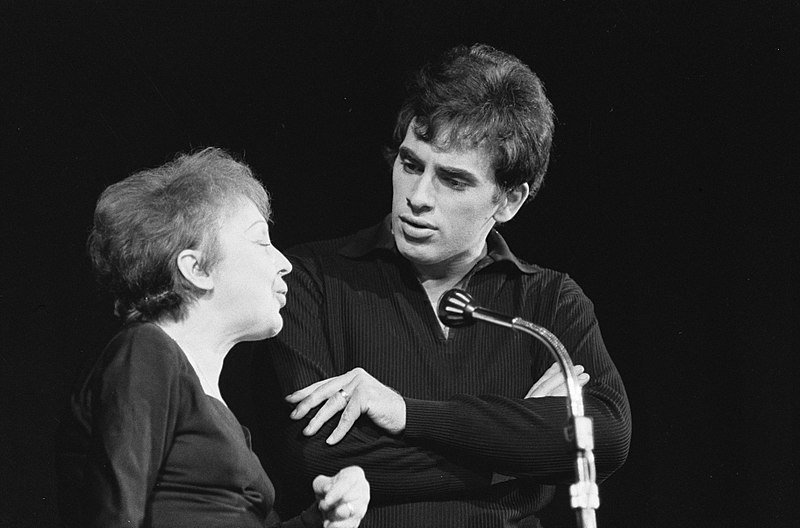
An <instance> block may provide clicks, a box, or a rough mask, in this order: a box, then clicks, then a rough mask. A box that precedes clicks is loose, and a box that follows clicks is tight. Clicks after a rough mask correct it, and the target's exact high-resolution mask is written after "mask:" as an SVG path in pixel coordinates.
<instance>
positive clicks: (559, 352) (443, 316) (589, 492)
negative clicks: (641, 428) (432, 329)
mask: <svg viewBox="0 0 800 528" xmlns="http://www.w3.org/2000/svg"><path fill="white" fill-rule="evenodd" d="M437 313H438V316H439V320H440V321H441V322H442V324H444V325H446V326H449V327H453V328H458V327H463V326H469V325H471V324H474V323H475V322H476V321H483V322H486V323H491V324H494V325H499V326H503V327H506V328H511V329H512V330H517V331H520V332H524V333H526V334H528V335H530V336H533V337H535V338H536V339H538V340H539V341H540V342H542V343H543V344H544V345H545V346H546V347H547V349H548V350H549V351H550V353H551V354H552V355H553V356H554V357H555V359H556V361H557V362H558V364H559V365H560V366H561V373H562V375H563V376H564V379H565V380H566V383H567V404H568V405H567V412H568V414H569V426H568V427H567V430H566V435H567V438H568V439H569V440H572V441H573V443H574V447H575V450H576V453H577V460H576V464H575V477H576V483H575V484H573V485H572V486H570V496H571V505H572V509H573V510H575V512H576V518H577V521H578V526H579V527H581V528H594V527H596V526H597V521H596V518H595V510H596V509H597V507H598V506H600V495H599V492H598V488H597V484H596V483H595V480H596V479H595V467H594V454H593V451H592V450H593V449H594V433H593V430H592V419H591V418H589V417H587V416H584V414H583V395H582V393H581V386H580V384H579V383H578V378H577V376H576V375H575V369H574V368H573V364H572V359H571V358H570V357H569V354H568V353H567V350H566V348H564V345H562V344H561V341H559V340H558V338H557V337H556V336H555V335H553V334H552V333H551V332H550V331H548V330H547V329H545V328H542V327H541V326H538V325H535V324H533V323H531V322H528V321H526V320H524V319H521V318H519V317H509V316H507V315H503V314H500V313H497V312H494V311H492V310H487V309H486V308H482V307H480V306H478V304H476V303H475V302H474V301H473V299H472V296H471V295H470V294H468V293H467V292H465V291H464V290H459V289H458V288H454V289H452V290H448V291H446V292H445V293H444V294H443V295H442V297H441V298H440V299H439V307H438V310H437Z"/></svg>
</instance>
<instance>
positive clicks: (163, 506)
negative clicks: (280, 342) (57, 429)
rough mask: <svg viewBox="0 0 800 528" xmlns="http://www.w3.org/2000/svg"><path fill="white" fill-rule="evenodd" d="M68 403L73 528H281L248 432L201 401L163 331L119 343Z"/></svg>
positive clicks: (64, 458) (63, 464) (64, 470)
mask: <svg viewBox="0 0 800 528" xmlns="http://www.w3.org/2000/svg"><path fill="white" fill-rule="evenodd" d="M70 403H71V405H70V412H69V416H68V418H67V420H65V422H64V423H63V424H62V428H61V434H60V438H59V441H58V448H57V451H58V456H57V464H58V470H59V476H60V481H61V482H60V484H61V491H62V496H61V498H60V499H61V500H60V503H61V505H62V514H63V517H64V521H65V522H66V523H67V524H69V525H71V523H75V525H77V526H103V527H107V526H153V527H160V526H164V527H166V526H169V527H182V526H187V527H188V526H191V527H198V526H220V527H222V526H225V527H237V528H248V527H256V526H257V527H263V526H265V525H267V524H270V525H271V524H273V523H277V522H278V520H277V516H276V515H275V514H274V513H272V504H273V501H274V489H273V487H272V483H271V482H270V480H269V478H267V475H266V473H265V472H264V470H263V468H262V467H261V464H260V462H259V460H258V458H257V457H256V455H255V454H254V453H253V451H252V449H251V446H250V433H249V431H248V430H247V429H246V428H244V427H242V426H241V425H240V424H239V422H238V421H237V420H236V418H235V417H234V416H233V414H232V413H231V411H230V410H229V409H228V408H227V407H226V406H225V404H224V403H222V402H221V401H219V400H217V399H216V398H213V397H211V396H208V395H207V394H205V392H203V388H202V385H201V383H200V380H199V379H198V377H197V375H196V374H195V371H194V369H193V368H192V366H191V364H190V363H189V362H188V360H187V358H186V356H185V355H184V353H183V351H182V350H181V349H180V347H179V346H178V344H177V343H175V341H173V340H172V339H171V338H170V337H169V336H168V335H167V334H165V333H164V332H163V331H162V330H161V329H160V328H159V327H158V326H156V325H154V324H150V323H143V324H135V325H132V326H128V327H126V328H124V329H123V330H122V331H121V332H120V333H119V334H117V335H116V336H115V337H114V338H113V339H112V340H111V342H110V343H109V344H108V346H107V347H106V348H105V350H104V351H103V353H102V355H101V356H100V358H99V359H98V361H97V363H96V364H95V365H94V367H93V369H92V370H91V372H90V374H89V375H88V377H87V378H86V380H85V381H84V382H83V384H82V385H81V386H80V387H79V388H78V390H77V391H76V392H75V393H74V394H73V396H72V400H71V402H70Z"/></svg>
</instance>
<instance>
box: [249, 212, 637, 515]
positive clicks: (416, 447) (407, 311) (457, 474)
mask: <svg viewBox="0 0 800 528" xmlns="http://www.w3.org/2000/svg"><path fill="white" fill-rule="evenodd" d="M289 255H290V258H291V260H292V264H293V267H294V269H293V271H292V273H291V274H290V275H288V276H287V283H288V284H289V297H288V303H287V305H286V307H285V309H284V311H283V312H282V313H283V316H284V319H285V325H284V330H283V331H282V332H281V334H280V335H279V336H278V337H277V338H275V339H272V340H268V341H267V342H265V344H266V346H267V348H268V349H269V350H268V351H267V354H266V356H263V357H264V358H266V357H268V358H270V360H271V361H272V364H271V368H274V371H273V372H271V373H267V374H265V373H264V371H263V370H262V369H257V370H256V371H255V372H256V376H255V377H256V380H257V386H256V390H257V391H260V393H261V395H262V396H261V397H262V398H263V400H262V401H264V402H266V400H267V399H268V398H269V396H267V393H268V392H269V387H265V385H269V383H267V382H266V381H265V379H266V378H265V377H264V376H274V378H272V379H274V380H277V384H278V385H279V390H278V391H277V392H278V393H281V394H284V395H285V394H288V393H290V392H293V391H295V390H297V389H300V388H302V387H305V386H307V385H309V384H311V383H313V382H316V381H318V380H320V379H324V378H328V377H330V376H334V375H338V374H342V373H345V372H347V371H349V370H351V369H353V368H355V367H362V368H364V369H365V370H366V371H367V372H369V373H370V374H371V375H373V376H374V377H375V378H377V379H378V380H379V381H381V382H383V383H384V384H386V385H388V386H390V387H392V388H394V389H395V390H397V391H398V392H399V393H400V394H401V395H403V397H404V399H405V402H406V409H407V417H406V429H405V431H404V432H403V433H401V434H399V435H389V434H386V433H384V432H382V431H381V430H380V429H378V428H377V427H376V426H374V425H373V424H371V422H370V421H369V419H368V418H366V417H362V418H361V419H360V420H359V421H358V422H357V423H356V426H355V427H354V428H353V429H352V430H351V431H350V432H349V433H348V435H347V436H346V437H345V438H344V439H343V440H342V441H341V442H340V443H339V444H336V445H334V446H329V445H327V444H326V443H325V439H326V438H327V436H328V435H329V434H330V432H331V431H332V429H333V428H334V427H335V425H336V423H337V422H338V416H337V417H335V418H334V419H332V420H330V421H329V422H328V424H326V426H325V427H323V429H322V430H321V431H320V432H319V433H317V434H316V435H314V436H313V437H310V438H308V437H305V436H303V435H302V434H301V433H300V431H301V430H302V428H303V427H304V426H305V425H306V424H307V422H308V420H307V419H304V420H301V421H298V422H292V421H290V420H287V419H286V418H285V416H286V415H287V414H288V412H289V409H288V408H285V407H281V406H280V405H278V406H277V407H276V406H275V402H274V399H275V396H274V395H273V396H272V398H273V401H272V402H271V403H269V404H265V405H264V406H263V407H264V409H271V410H270V411H269V413H271V415H270V416H266V417H265V418H264V419H265V420H268V422H269V431H268V437H269V441H268V442H267V443H266V444H264V443H263V442H262V443H260V444H259V443H258V442H257V444H258V445H261V446H262V449H263V450H264V451H262V455H263V459H264V462H265V464H266V465H268V466H270V465H272V466H273V467H268V471H269V473H270V475H271V476H273V475H275V476H276V478H274V479H273V480H275V481H276V487H278V494H279V504H278V505H277V506H278V507H281V506H283V507H284V508H286V509H285V510H284V511H282V512H281V514H282V515H293V514H296V513H297V512H296V511H292V508H294V507H295V504H296V505H297V507H299V505H302V504H307V497H296V496H294V494H295V493H296V492H295V491H294V490H302V489H309V482H310V480H311V479H313V477H314V476H315V475H317V474H320V473H323V474H329V475H330V474H333V473H334V472H336V471H338V470H339V469H341V468H342V467H345V466H348V465H352V464H357V465H360V466H362V467H363V468H364V470H365V472H366V475H367V479H368V480H369V482H370V485H371V490H372V502H371V504H370V509H369V512H368V514H367V516H366V517H365V518H364V520H363V522H362V526H364V527H371V526H384V527H404V526H408V527H411V526H414V527H420V526H435V527H448V526H452V527H456V526H457V527H462V526H470V527H499V526H520V525H522V526H537V525H538V522H537V521H536V518H535V513H536V512H537V511H538V510H540V509H541V508H542V507H543V506H544V505H546V504H547V502H549V501H550V500H551V499H552V496H553V491H554V486H553V485H554V484H556V483H562V482H569V481H571V480H572V479H573V471H574V459H575V455H574V453H573V451H572V449H571V448H570V444H569V443H568V442H567V440H566V439H565V434H564V426H565V425H566V420H567V403H566V398H564V397H545V398H532V399H524V396H525V394H526V392H527V391H528V389H529V388H530V387H531V385H532V384H533V382H535V381H536V380H538V379H539V378H540V377H541V376H542V374H543V373H544V372H545V370H547V368H548V367H550V366H551V365H552V363H553V361H554V359H553V358H552V357H551V356H550V354H549V352H548V351H547V349H546V348H545V347H544V346H543V345H541V344H540V343H539V342H538V341H536V340H534V339H532V338H531V337H529V336H526V335H524V334H518V333H515V332H513V331H510V330H508V329H505V328H499V327H494V326H489V325H473V326H470V327H465V328H457V329H450V331H449V333H448V334H447V335H446V336H445V334H444V332H443V331H442V329H441V327H440V325H439V323H438V321H437V319H436V315H435V313H434V312H433V309H432V307H431V304H430V303H429V300H428V297H427V295H426V293H425V291H424V289H423V288H422V286H421V285H420V283H419V282H418V280H417V278H416V276H415V274H414V270H413V268H412V266H411V265H410V263H409V262H407V261H406V260H405V259H404V258H403V257H402V256H400V255H399V253H398V252H397V250H396V249H395V247H394V241H393V239H392V237H391V234H390V232H389V230H388V224H387V222H383V223H381V224H379V225H377V226H375V227H373V228H370V229H367V230H363V231H361V232H359V233H357V234H356V235H354V236H352V237H348V238H343V239H338V240H333V241H326V242H318V243H312V244H307V245H304V246H300V247H297V248H295V249H293V250H291V251H290V252H289ZM461 286H462V287H463V288H464V289H465V290H467V291H468V292H470V293H471V294H472V295H473V296H474V298H475V299H476V301H477V302H478V303H479V304H481V305H482V306H485V307H487V308H490V309H492V310H496V311H498V312H501V313H505V314H511V315H518V316H520V317H522V318H523V319H525V320H528V321H531V322H533V323H535V324H538V325H540V326H543V327H545V328H547V329H549V330H550V331H551V332H553V333H554V334H555V335H556V336H557V337H558V338H559V339H560V340H561V342H562V343H563V344H564V346H565V347H566V349H567V351H568V352H569V354H570V356H571V357H572V360H573V362H574V363H575V364H581V365H583V366H584V367H585V369H586V371H587V372H588V373H589V374H590V375H591V380H590V382H589V383H588V385H586V386H585V387H584V390H583V393H584V401H585V408H586V414H587V415H588V416H590V417H591V418H592V419H593V421H594V436H595V451H594V453H595V457H596V463H597V469H598V475H599V478H600V479H601V480H602V479H603V478H605V477H607V476H608V475H610V474H611V473H612V472H613V471H614V470H616V469H617V468H619V467H620V465H622V463H623V462H624V461H625V458H626V456H627V453H628V447H629V443H630V429H631V424H630V411H629V407H628V401H627V396H626V394H625V389H624V387H623V384H622V380H621V379H620V376H619V373H618V372H617V369H616V367H615V366H614V363H613V362H612V360H611V358H610V357H609V355H608V352H607V351H606V348H605V345H604V343H603V340H602V337H601V335H600V330H599V327H598V323H597V319H596V317H595V315H594V310H593V306H592V303H591V301H589V299H588V298H587V297H586V296H585V295H584V293H583V292H582V291H581V289H580V288H579V287H578V285H577V284H576V283H575V282H574V281H573V280H572V279H571V278H569V277H568V276H567V275H565V274H563V273H559V272H555V271H551V270H547V269H544V268H541V267H538V266H534V265H529V264H526V263H524V262H522V261H520V260H519V259H517V258H516V257H515V256H514V255H513V254H512V253H511V252H510V250H509V249H508V246H507V245H506V243H505V241H504V240H503V239H502V237H501V236H500V235H499V234H498V233H497V232H496V231H493V232H492V233H491V234H490V236H489V238H488V255H487V257H485V258H484V259H483V260H482V261H481V262H479V263H478V264H477V265H476V266H475V268H474V269H473V270H472V271H471V272H470V273H469V274H468V275H467V277H465V279H464V281H462V284H461ZM262 366H263V365H262ZM268 366H270V365H268ZM258 384H261V385H260V387H259V386H258ZM273 389H274V387H273ZM256 431H257V430H256ZM264 446H265V447H264ZM281 493H283V500H282V501H281V500H280V499H281ZM526 518H527V519H526Z"/></svg>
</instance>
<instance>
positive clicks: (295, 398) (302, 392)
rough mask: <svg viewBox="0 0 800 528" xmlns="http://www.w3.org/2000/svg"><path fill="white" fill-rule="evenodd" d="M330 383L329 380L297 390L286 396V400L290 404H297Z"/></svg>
mask: <svg viewBox="0 0 800 528" xmlns="http://www.w3.org/2000/svg"><path fill="white" fill-rule="evenodd" d="M328 381H329V380H327V379H324V380H320V381H318V382H316V383H312V384H311V385H309V386H308V387H303V388H302V389H299V390H296V391H294V392H293V393H291V394H289V395H288V396H286V398H285V400H286V401H287V402H289V403H297V402H299V401H300V400H302V399H303V398H305V397H306V396H308V395H309V394H311V393H312V392H314V391H315V390H317V387H319V386H321V385H324V384H326V383H328Z"/></svg>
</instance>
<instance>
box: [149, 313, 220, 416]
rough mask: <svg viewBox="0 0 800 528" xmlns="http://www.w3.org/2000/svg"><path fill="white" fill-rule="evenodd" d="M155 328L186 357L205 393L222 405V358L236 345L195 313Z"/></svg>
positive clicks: (199, 314) (210, 321)
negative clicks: (175, 344) (170, 340)
mask: <svg viewBox="0 0 800 528" xmlns="http://www.w3.org/2000/svg"><path fill="white" fill-rule="evenodd" d="M156 324H157V325H158V326H159V327H160V328H161V329H162V330H163V331H164V332H165V333H166V334H167V335H168V336H169V337H171V338H172V340H173V341H175V342H176V343H177V344H178V346H179V347H180V348H181V350H182V351H183V353H184V354H185V355H186V357H187V359H188V360H189V363H190V364H191V365H192V367H193V368H194V370H195V373H196V374H197V377H198V378H199V379H200V383H201V385H202V386H203V390H204V391H205V393H206V394H208V395H209V396H213V397H214V398H217V399H219V400H220V401H223V402H224V400H222V394H221V393H220V390H219V378H220V374H221V373H222V365H223V364H224V362H225V356H227V355H228V352H229V351H230V349H231V348H232V347H233V345H234V344H235V341H233V340H231V339H230V338H227V337H225V336H224V334H223V332H221V331H220V329H219V328H216V325H215V324H214V321H213V320H209V318H207V317H203V316H202V314H201V313H198V312H196V311H194V310H191V311H190V313H189V314H188V315H187V316H186V317H185V318H183V319H181V320H180V321H173V320H171V319H169V320H164V321H160V322H158V323H156Z"/></svg>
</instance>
